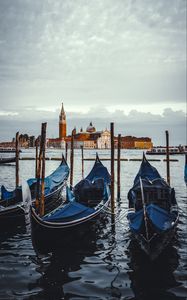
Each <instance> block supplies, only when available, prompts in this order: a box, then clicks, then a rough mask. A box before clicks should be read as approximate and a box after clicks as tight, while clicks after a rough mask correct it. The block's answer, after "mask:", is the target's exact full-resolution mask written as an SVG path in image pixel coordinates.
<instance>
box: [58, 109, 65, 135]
mask: <svg viewBox="0 0 187 300" xmlns="http://www.w3.org/2000/svg"><path fill="white" fill-rule="evenodd" d="M65 137H66V114H65V112H64V106H63V103H62V108H61V112H60V115H59V139H63V138H65Z"/></svg>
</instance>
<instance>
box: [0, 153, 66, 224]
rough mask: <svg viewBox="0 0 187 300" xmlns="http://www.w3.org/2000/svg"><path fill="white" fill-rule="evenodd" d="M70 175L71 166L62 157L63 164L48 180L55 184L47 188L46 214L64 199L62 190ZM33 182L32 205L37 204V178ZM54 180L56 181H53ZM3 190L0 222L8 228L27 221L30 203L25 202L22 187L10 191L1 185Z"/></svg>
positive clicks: (45, 199) (0, 201)
mask: <svg viewBox="0 0 187 300" xmlns="http://www.w3.org/2000/svg"><path fill="white" fill-rule="evenodd" d="M68 175H69V167H68V166H67V163H66V162H65V160H64V158H62V163H61V165H60V166H59V167H58V168H57V169H56V170H55V171H54V172H53V173H52V174H51V175H49V176H48V177H47V178H46V180H47V179H48V181H49V178H50V181H51V182H52V184H53V186H52V188H51V190H50V189H48V190H46V193H45V196H44V202H45V211H44V214H47V213H49V212H50V211H51V210H53V209H55V208H56V207H58V206H59V205H60V204H61V203H62V201H63V198H62V190H63V189H64V186H65V184H66V180H67V178H68ZM31 180H32V181H33V184H32V185H31V186H30V192H31V201H32V205H33V206H35V202H36V180H35V179H31ZM53 180H54V182H53ZM1 192H2V193H3V194H4V197H3V199H2V200H0V224H1V223H2V224H4V226H6V228H11V227H12V226H14V225H16V224H17V222H18V223H24V222H25V214H24V211H25V205H30V204H28V203H25V205H24V199H23V193H22V187H18V188H17V189H16V190H14V191H12V192H9V191H7V190H6V189H5V187H4V186H2V187H1Z"/></svg>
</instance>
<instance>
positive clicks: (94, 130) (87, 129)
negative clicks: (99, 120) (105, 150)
mask: <svg viewBox="0 0 187 300" xmlns="http://www.w3.org/2000/svg"><path fill="white" fill-rule="evenodd" d="M86 131H87V132H89V133H92V132H96V129H95V127H94V126H93V125H92V122H90V124H89V126H88V127H87V128H86Z"/></svg>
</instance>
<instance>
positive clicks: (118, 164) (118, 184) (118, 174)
mask: <svg viewBox="0 0 187 300" xmlns="http://www.w3.org/2000/svg"><path fill="white" fill-rule="evenodd" d="M117 187H118V188H117V199H118V200H120V197H121V194H120V188H121V134H118V160H117Z"/></svg>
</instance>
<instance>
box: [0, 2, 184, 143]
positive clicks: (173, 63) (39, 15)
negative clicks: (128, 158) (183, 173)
mask: <svg viewBox="0 0 187 300" xmlns="http://www.w3.org/2000/svg"><path fill="white" fill-rule="evenodd" d="M0 15H1V18H0V24H1V26H0V45H1V54H0V67H1V68H0V91H1V98H0V140H5V139H10V138H11V137H12V136H13V135H14V133H15V131H18V130H19V131H20V132H23V131H24V129H25V131H27V132H30V133H33V134H37V133H38V132H39V131H40V123H41V122H42V121H47V122H48V134H49V136H54V137H55V136H57V130H58V129H56V116H57V114H58V110H59V108H60V105H61V102H62V101H63V102H64V104H65V107H66V112H67V118H68V132H69V133H70V130H71V128H73V127H74V126H77V128H80V127H82V126H83V127H84V126H86V124H88V122H89V121H93V122H94V124H95V126H96V127H97V128H98V130H101V129H103V128H105V127H108V128H109V124H110V122H115V128H116V134H117V133H122V134H124V135H128V134H130V135H136V136H150V137H151V138H152V139H153V141H154V143H156V144H160V143H163V142H164V131H165V130H169V131H170V132H171V134H170V135H171V142H172V143H174V144H179V143H182V144H185V143H186V126H185V125H186V115H185V114H186V3H185V1H183V0H165V1H163V0H158V1H156V2H153V1H148V0H140V1H135V0H131V1H130V0H127V1H122V0H118V1H114V0H107V1H106V0H96V1H89V2H88V1H86V0H78V1H76V2H72V1H67V0H65V1H60V0H56V1H55V2H54V1H51V0H45V3H44V2H43V1H41V0H39V1H37V2H36V1H34V2H33V1H30V0H27V1H23V0H15V1H5V0H2V1H0Z"/></svg>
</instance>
